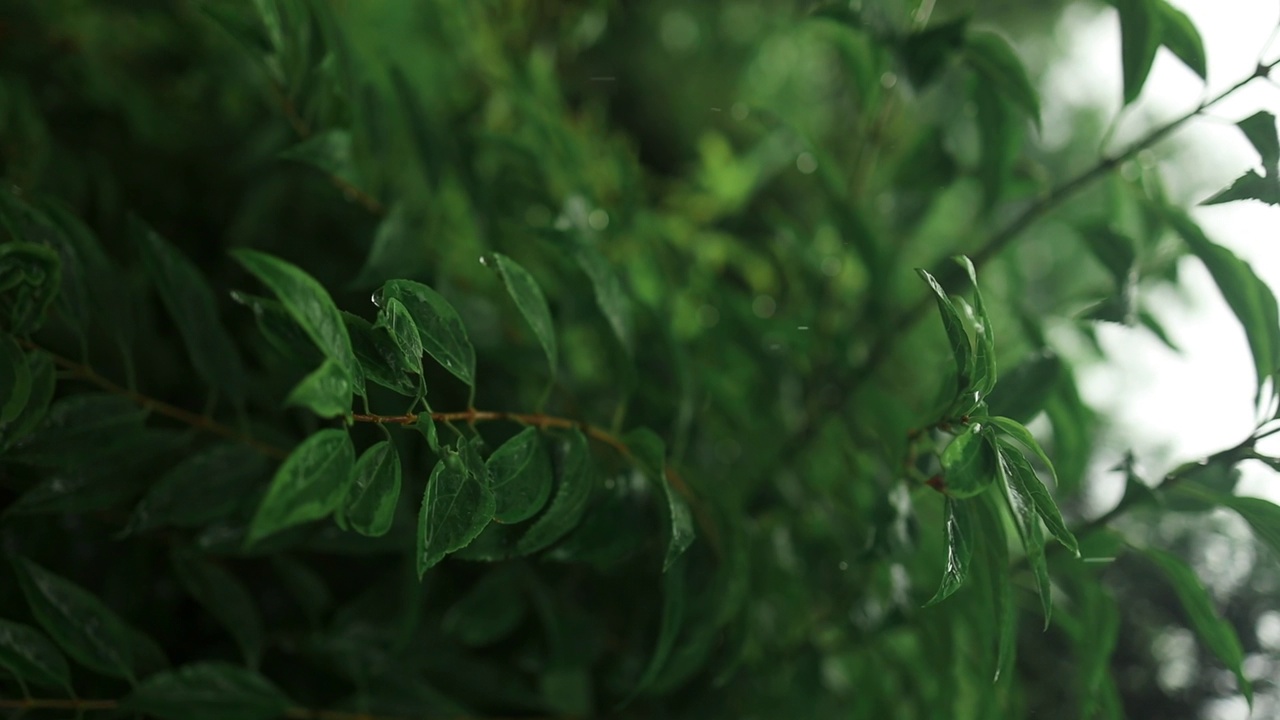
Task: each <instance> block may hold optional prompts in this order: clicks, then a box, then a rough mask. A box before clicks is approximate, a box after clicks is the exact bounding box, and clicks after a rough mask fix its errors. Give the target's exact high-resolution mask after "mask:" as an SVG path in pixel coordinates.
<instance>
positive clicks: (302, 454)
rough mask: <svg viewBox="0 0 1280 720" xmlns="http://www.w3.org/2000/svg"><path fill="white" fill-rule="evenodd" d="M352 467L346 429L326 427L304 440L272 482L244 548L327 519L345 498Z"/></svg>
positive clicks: (259, 507)
mask: <svg viewBox="0 0 1280 720" xmlns="http://www.w3.org/2000/svg"><path fill="white" fill-rule="evenodd" d="M354 466H355V449H354V448H352V446H351V438H350V437H349V436H348V435H347V433H346V431H345V430H338V429H335V428H329V429H326V430H321V431H319V432H317V433H315V434H314V435H312V436H311V437H308V438H307V439H306V440H303V441H302V443H301V444H299V445H298V447H296V448H294V450H293V452H291V453H289V457H288V458H287V459H286V460H285V461H284V463H283V464H282V465H281V466H280V469H279V470H277V471H276V474H275V477H274V478H272V479H271V486H270V487H269V488H268V489H267V495H266V497H264V498H263V499H262V504H261V505H259V506H258V512H257V514H256V515H254V517H253V522H252V524H250V526H249V534H248V536H247V538H246V539H245V545H246V546H249V545H252V544H254V543H255V542H257V541H258V540H261V539H262V538H264V537H266V536H267V535H270V534H272V533H275V532H278V531H280V530H283V529H285V528H287V527H292V526H294V525H298V524H301V523H304V522H309V521H311V520H319V519H320V518H323V517H326V516H328V515H329V513H331V512H333V511H334V510H336V509H337V508H338V506H339V505H341V503H342V501H343V500H344V499H345V498H346V496H347V490H348V488H349V487H350V485H351V479H352V478H351V471H352V469H353V468H354Z"/></svg>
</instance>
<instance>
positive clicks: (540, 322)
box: [492, 253, 559, 376]
mask: <svg viewBox="0 0 1280 720" xmlns="http://www.w3.org/2000/svg"><path fill="white" fill-rule="evenodd" d="M492 266H493V269H494V271H495V272H497V273H498V275H499V276H500V277H501V278H502V283H503V285H505V286H506V288H507V293H508V294H510V295H511V299H512V300H513V301H515V304H516V307H517V308H518V309H519V310H520V314H521V315H523V316H524V319H525V322H527V323H529V327H530V328H531V329H532V330H533V334H534V336H535V337H537V338H538V344H539V345H541V346H542V350H543V352H545V353H546V354H547V364H548V365H549V366H550V368H551V374H552V375H553V376H554V375H555V373H556V368H557V367H558V365H559V350H558V349H557V346H556V332H555V326H554V325H553V324H552V322H551V308H550V307H548V306H547V298H546V296H545V295H543V294H542V288H540V287H538V281H537V280H535V279H534V278H533V275H531V274H529V271H528V270H525V269H524V268H523V267H521V266H520V265H519V264H518V263H516V261H515V260H512V259H511V258H509V257H507V256H506V255H503V254H501V253H494V254H493V262H492Z"/></svg>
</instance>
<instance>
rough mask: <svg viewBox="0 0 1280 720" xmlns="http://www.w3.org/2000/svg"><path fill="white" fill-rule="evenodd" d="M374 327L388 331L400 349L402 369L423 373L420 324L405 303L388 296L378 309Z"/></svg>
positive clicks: (410, 372)
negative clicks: (415, 320)
mask: <svg viewBox="0 0 1280 720" xmlns="http://www.w3.org/2000/svg"><path fill="white" fill-rule="evenodd" d="M373 327H374V329H377V328H382V329H384V330H386V331H387V334H388V335H389V336H390V337H391V341H392V343H393V344H394V346H395V348H396V350H397V351H398V353H397V355H396V359H397V360H399V363H400V370H402V371H403V372H406V373H409V374H411V375H421V374H422V338H421V337H419V335H418V326H417V325H415V324H414V321H413V317H412V316H411V315H410V314H409V310H408V309H407V308H405V306H404V303H402V302H400V301H399V300H397V299H396V298H386V299H385V300H384V301H383V303H382V308H381V309H380V310H379V311H378V320H377V321H376V322H375V323H374V324H373Z"/></svg>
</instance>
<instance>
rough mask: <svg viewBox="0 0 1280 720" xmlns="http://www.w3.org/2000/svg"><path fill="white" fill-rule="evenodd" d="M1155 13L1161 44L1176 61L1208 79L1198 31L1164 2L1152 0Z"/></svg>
mask: <svg viewBox="0 0 1280 720" xmlns="http://www.w3.org/2000/svg"><path fill="white" fill-rule="evenodd" d="M1152 2H1153V4H1154V5H1155V12H1156V14H1157V15H1158V16H1159V17H1160V21H1159V23H1160V40H1161V43H1162V44H1163V45H1164V46H1165V47H1167V48H1169V50H1170V51H1171V52H1172V53H1173V54H1174V55H1177V56H1178V59H1179V60H1181V61H1182V62H1183V63H1185V64H1186V66H1187V67H1189V68H1191V71H1192V72H1194V73H1195V74H1197V75H1199V76H1200V79H1201V80H1205V79H1207V78H1208V67H1207V63H1206V62H1205V54H1204V41H1203V40H1201V39H1200V31H1198V30H1196V26H1195V24H1194V23H1192V22H1191V18H1189V17H1187V15H1186V13H1184V12H1182V11H1181V10H1179V9H1177V8H1175V7H1174V6H1173V5H1170V4H1169V3H1168V2H1166V1H1165V0H1152Z"/></svg>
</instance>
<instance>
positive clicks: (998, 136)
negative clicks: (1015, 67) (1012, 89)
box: [970, 78, 1023, 210]
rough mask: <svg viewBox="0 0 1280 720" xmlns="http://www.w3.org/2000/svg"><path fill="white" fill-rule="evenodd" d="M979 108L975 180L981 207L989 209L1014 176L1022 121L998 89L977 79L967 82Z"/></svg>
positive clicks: (1012, 105)
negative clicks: (979, 153)
mask: <svg viewBox="0 0 1280 720" xmlns="http://www.w3.org/2000/svg"><path fill="white" fill-rule="evenodd" d="M970 86H971V93H972V96H973V102H974V105H975V106H976V108H977V111H978V117H977V125H978V138H979V141H980V143H981V148H982V150H981V155H980V156H979V159H978V180H980V181H981V182H982V197H983V206H984V208H985V209H987V210H990V209H991V208H993V207H995V206H996V203H998V202H999V201H1000V200H1001V199H1002V198H1003V197H1004V196H1005V194H1006V193H1005V189H1006V188H1007V187H1008V186H1009V182H1010V178H1011V177H1012V176H1013V168H1014V165H1015V164H1016V163H1017V160H1018V150H1019V149H1020V148H1021V145H1022V128H1023V124H1022V123H1021V122H1020V120H1019V117H1018V114H1017V113H1018V109H1017V107H1016V106H1015V105H1014V103H1013V101H1011V100H1010V99H1009V98H1008V97H1006V96H1005V95H1003V94H1001V92H1000V88H999V87H998V86H995V85H993V84H991V83H989V82H986V81H984V80H982V79H979V78H974V79H973V81H972V82H971V83H970Z"/></svg>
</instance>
